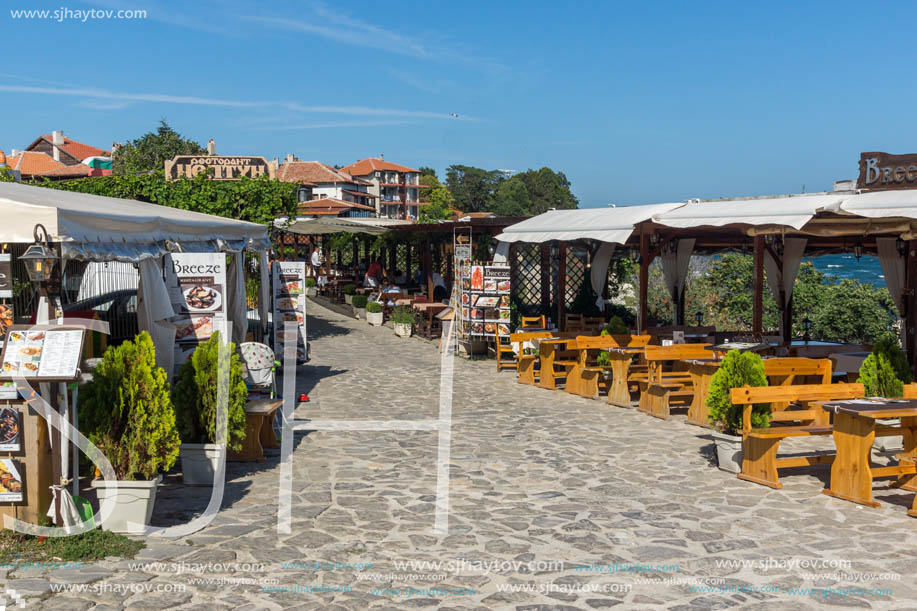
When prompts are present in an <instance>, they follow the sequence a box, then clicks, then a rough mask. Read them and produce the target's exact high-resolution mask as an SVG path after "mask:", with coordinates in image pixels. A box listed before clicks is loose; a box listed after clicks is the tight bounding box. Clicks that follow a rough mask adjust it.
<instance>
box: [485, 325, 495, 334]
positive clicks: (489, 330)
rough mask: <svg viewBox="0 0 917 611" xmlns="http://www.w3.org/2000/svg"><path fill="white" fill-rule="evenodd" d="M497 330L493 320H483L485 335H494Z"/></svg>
mask: <svg viewBox="0 0 917 611" xmlns="http://www.w3.org/2000/svg"><path fill="white" fill-rule="evenodd" d="M496 332H497V323H495V322H485V323H484V334H485V335H494V334H496Z"/></svg>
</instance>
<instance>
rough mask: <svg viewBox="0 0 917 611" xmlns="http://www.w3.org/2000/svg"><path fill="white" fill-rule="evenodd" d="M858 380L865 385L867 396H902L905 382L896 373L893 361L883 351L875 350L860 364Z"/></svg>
mask: <svg viewBox="0 0 917 611" xmlns="http://www.w3.org/2000/svg"><path fill="white" fill-rule="evenodd" d="M857 382H859V383H860V384H862V385H863V387H864V388H865V390H866V396H867V397H886V398H891V397H900V396H902V395H903V394H904V383H903V382H902V381H901V380H899V379H898V376H897V375H896V374H895V368H894V367H893V366H892V363H891V361H890V360H889V359H888V357H886V356H885V355H884V354H882V353H881V352H873V353H872V354H870V355H869V356H867V357H866V360H865V361H863V364H862V365H861V366H860V377H858V378H857Z"/></svg>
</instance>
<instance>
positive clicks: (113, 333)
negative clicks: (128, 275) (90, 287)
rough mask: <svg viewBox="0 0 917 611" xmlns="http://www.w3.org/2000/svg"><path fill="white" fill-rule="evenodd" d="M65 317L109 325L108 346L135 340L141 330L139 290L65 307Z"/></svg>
mask: <svg viewBox="0 0 917 611" xmlns="http://www.w3.org/2000/svg"><path fill="white" fill-rule="evenodd" d="M64 315H65V316H72V317H75V318H93V317H94V316H95V315H98V317H99V320H102V321H105V322H107V323H108V331H109V337H108V344H109V345H111V344H120V343H121V342H123V341H124V340H126V339H133V338H134V336H135V335H137V333H139V332H140V329H139V327H138V325H137V290H136V289H123V290H120V291H112V292H110V293H105V294H104V295H97V296H96V297H90V298H88V299H83V300H81V301H76V302H74V303H70V304H67V305H65V306H64Z"/></svg>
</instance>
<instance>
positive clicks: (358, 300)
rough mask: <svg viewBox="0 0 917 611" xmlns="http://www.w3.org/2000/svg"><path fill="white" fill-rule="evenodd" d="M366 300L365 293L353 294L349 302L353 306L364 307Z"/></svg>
mask: <svg viewBox="0 0 917 611" xmlns="http://www.w3.org/2000/svg"><path fill="white" fill-rule="evenodd" d="M368 301H369V299H368V298H367V297H366V295H354V296H353V299H351V300H350V303H351V305H352V306H353V307H355V308H365V307H366V304H367V302H368Z"/></svg>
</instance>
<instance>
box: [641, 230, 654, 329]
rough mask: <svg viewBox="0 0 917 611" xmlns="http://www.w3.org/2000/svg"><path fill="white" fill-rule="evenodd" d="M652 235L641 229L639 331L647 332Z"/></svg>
mask: <svg viewBox="0 0 917 611" xmlns="http://www.w3.org/2000/svg"><path fill="white" fill-rule="evenodd" d="M650 263H652V260H651V259H650V236H649V235H648V234H647V233H646V232H645V231H644V230H642V229H641V231H640V303H639V306H640V316H639V327H638V329H637V332H638V333H646V328H647V327H648V326H649V313H648V311H647V307H646V301H647V298H648V295H649V286H648V285H649V279H650Z"/></svg>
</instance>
